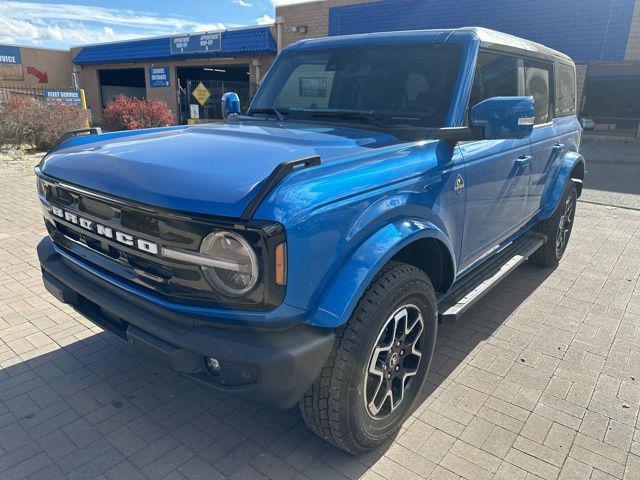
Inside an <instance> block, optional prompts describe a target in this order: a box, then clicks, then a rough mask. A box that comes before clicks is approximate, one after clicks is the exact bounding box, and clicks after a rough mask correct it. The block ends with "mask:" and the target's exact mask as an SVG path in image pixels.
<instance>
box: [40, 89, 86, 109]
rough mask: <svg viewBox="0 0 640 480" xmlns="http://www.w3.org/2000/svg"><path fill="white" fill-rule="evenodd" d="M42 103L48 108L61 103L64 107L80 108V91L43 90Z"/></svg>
mask: <svg viewBox="0 0 640 480" xmlns="http://www.w3.org/2000/svg"><path fill="white" fill-rule="evenodd" d="M44 101H45V102H46V104H47V105H49V106H51V105H55V104H57V103H62V104H64V105H74V106H76V107H82V98H81V97H80V90H45V91H44Z"/></svg>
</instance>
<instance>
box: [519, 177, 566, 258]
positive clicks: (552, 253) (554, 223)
mask: <svg viewBox="0 0 640 480" xmlns="http://www.w3.org/2000/svg"><path fill="white" fill-rule="evenodd" d="M577 198H578V194H577V190H576V185H575V183H573V181H571V180H569V181H568V182H567V184H566V185H565V187H564V191H563V192H562V198H561V199H560V201H559V202H558V206H557V207H556V209H555V210H554V212H553V214H551V216H550V217H549V218H547V219H546V220H543V221H542V222H540V223H539V224H538V225H536V227H535V228H534V230H535V231H537V232H540V233H544V234H545V235H546V236H547V241H546V243H545V244H544V245H543V246H542V247H540V248H539V249H538V250H536V252H535V253H534V254H533V255H531V257H530V258H529V260H531V261H532V262H533V263H535V264H537V265H541V266H543V267H553V266H556V265H558V263H559V262H560V259H561V258H562V255H564V252H565V250H566V248H567V244H568V243H569V238H570V237H571V230H572V228H573V220H574V217H575V213H576V201H577ZM567 202H570V204H571V207H570V208H571V211H570V212H569V218H568V221H569V224H568V231H566V232H565V235H566V238H565V239H564V241H563V244H562V245H561V246H560V247H558V238H559V234H560V231H561V229H563V228H566V224H565V223H564V222H565V221H566V215H567V212H566V208H567V205H568V203H567Z"/></svg>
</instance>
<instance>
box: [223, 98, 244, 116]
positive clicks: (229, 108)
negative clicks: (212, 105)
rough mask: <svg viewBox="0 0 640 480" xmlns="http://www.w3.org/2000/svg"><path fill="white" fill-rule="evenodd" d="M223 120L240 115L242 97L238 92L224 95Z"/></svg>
mask: <svg viewBox="0 0 640 480" xmlns="http://www.w3.org/2000/svg"><path fill="white" fill-rule="evenodd" d="M221 102H222V118H227V117H228V116H229V115H237V114H239V113H240V97H239V96H238V94H237V93H236V92H227V93H225V94H224V95H222V98H221Z"/></svg>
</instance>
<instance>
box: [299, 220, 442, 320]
mask: <svg viewBox="0 0 640 480" xmlns="http://www.w3.org/2000/svg"><path fill="white" fill-rule="evenodd" d="M423 238H434V239H437V240H439V241H441V242H442V243H443V244H444V245H445V246H446V248H447V250H448V253H449V256H450V258H451V259H452V261H453V263H454V265H455V256H454V255H453V249H452V248H451V243H450V242H449V239H448V238H447V236H446V235H445V233H444V232H443V231H442V230H441V229H440V228H438V227H437V226H436V225H434V224H433V223H431V222H427V221H424V220H422V219H419V218H406V219H402V220H397V221H395V222H392V223H389V224H387V225H385V226H384V227H382V228H380V229H379V230H378V231H376V232H375V233H374V234H373V235H371V236H370V237H369V238H367V240H365V241H364V242H363V243H362V245H360V247H358V249H357V250H356V251H355V253H354V254H353V255H352V256H351V257H350V258H349V259H348V260H347V261H346V262H344V264H343V265H342V266H341V267H340V270H339V272H338V274H337V275H336V277H335V278H334V279H333V281H332V282H331V283H330V284H329V286H328V287H327V288H326V289H325V292H324V294H323V295H322V297H321V300H320V302H319V305H318V307H317V309H316V310H315V312H314V314H313V315H312V316H311V318H310V321H309V323H311V324H313V325H315V326H318V327H325V328H335V327H339V326H340V325H343V324H344V323H346V322H347V320H348V319H349V317H350V316H351V313H352V312H353V310H354V309H355V307H356V304H357V303H358V301H359V300H360V297H361V296H362V294H363V293H364V291H365V290H366V288H367V287H368V286H369V284H370V283H371V281H372V280H373V278H374V277H375V276H376V274H377V273H378V272H379V271H380V269H381V268H382V267H383V266H384V265H385V264H386V263H387V262H388V261H389V260H390V259H391V258H393V256H394V255H395V254H396V253H398V252H399V251H400V250H402V249H403V248H404V247H406V246H407V245H409V244H411V243H413V242H415V241H416V240H420V239H423Z"/></svg>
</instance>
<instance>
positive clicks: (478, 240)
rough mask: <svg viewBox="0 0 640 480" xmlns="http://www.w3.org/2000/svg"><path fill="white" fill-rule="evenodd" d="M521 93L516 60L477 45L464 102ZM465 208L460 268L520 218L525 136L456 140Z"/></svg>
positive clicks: (528, 155)
mask: <svg viewBox="0 0 640 480" xmlns="http://www.w3.org/2000/svg"><path fill="white" fill-rule="evenodd" d="M523 93H524V65H523V62H522V59H520V58H518V57H516V56H512V55H507V54H503V53H499V52H493V51H488V50H480V52H478V60H477V62H476V72H475V76H474V81H473V87H472V90H471V95H470V98H469V107H472V106H473V105H476V104H478V103H480V102H481V101H483V100H486V99H488V98H492V97H501V96H517V95H522V94H523ZM460 151H461V154H462V157H463V158H464V162H465V166H466V168H465V178H464V179H463V180H464V188H465V190H466V195H467V197H466V202H467V209H466V214H465V221H464V238H463V242H462V252H461V256H460V267H459V268H460V270H461V271H462V270H464V269H465V268H468V267H469V266H471V265H473V264H474V263H475V262H477V261H478V260H480V259H482V258H484V257H486V256H487V255H489V254H491V253H492V252H494V251H495V250H496V249H497V248H498V247H499V244H500V243H501V242H502V241H504V240H505V239H506V238H507V237H509V236H510V235H511V234H513V233H515V231H517V230H518V229H519V228H520V227H521V226H522V225H523V224H524V223H525V220H524V215H525V207H526V201H527V195H528V191H529V179H530V175H531V162H532V152H531V145H530V142H529V139H528V138H525V139H521V140H480V141H474V142H468V143H464V144H462V145H460Z"/></svg>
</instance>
